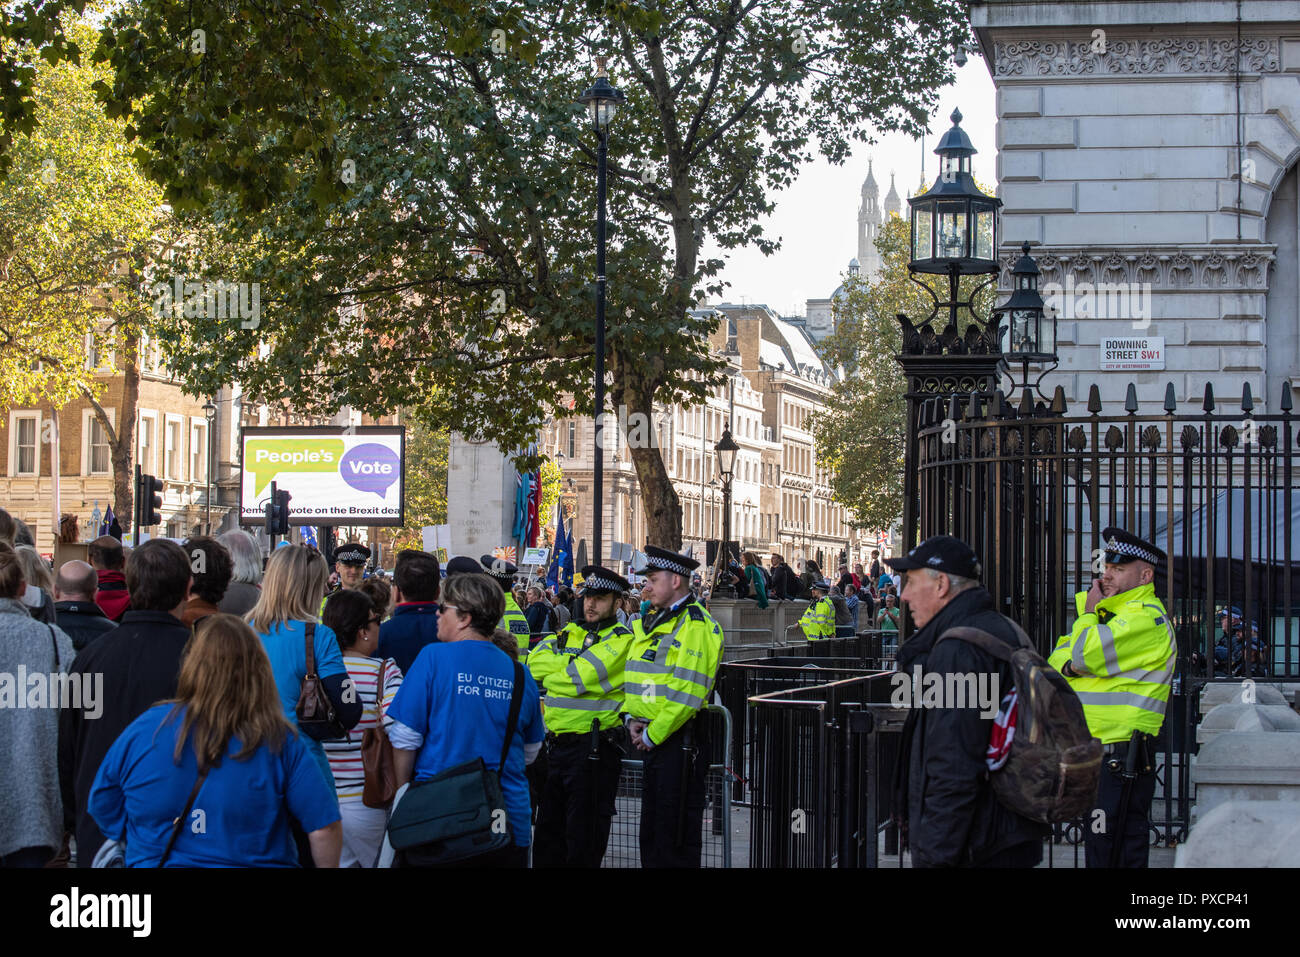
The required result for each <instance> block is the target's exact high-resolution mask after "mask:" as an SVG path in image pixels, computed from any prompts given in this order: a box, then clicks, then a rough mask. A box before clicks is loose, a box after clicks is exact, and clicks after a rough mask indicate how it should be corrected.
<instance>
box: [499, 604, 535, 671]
mask: <svg viewBox="0 0 1300 957" xmlns="http://www.w3.org/2000/svg"><path fill="white" fill-rule="evenodd" d="M497 627H498V628H504V629H505V630H506V631H508V632H510V634H512V635H514V636H515V641H517V642H518V643H519V656H520V657H521V658H522V657H523V656H524V655H526V654H528V637H529V634H530V632H529V628H528V619H527V618H526V617H525V616H524V612H523V609H521V608H520V607H519V602H517V601H515V596H514V595H512V594H510V592H506V612H505V614H504V615H502V616H501V623H500V624H498V625H497Z"/></svg>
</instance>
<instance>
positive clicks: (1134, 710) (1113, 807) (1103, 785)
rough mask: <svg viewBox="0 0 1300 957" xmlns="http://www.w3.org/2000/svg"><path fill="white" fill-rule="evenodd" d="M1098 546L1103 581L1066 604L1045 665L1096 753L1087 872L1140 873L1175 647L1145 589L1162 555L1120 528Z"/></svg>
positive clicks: (1165, 617)
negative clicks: (1066, 619) (1071, 615)
mask: <svg viewBox="0 0 1300 957" xmlns="http://www.w3.org/2000/svg"><path fill="white" fill-rule="evenodd" d="M1102 538H1103V540H1104V541H1105V543H1106V550H1105V571H1104V572H1103V573H1102V576H1101V577H1100V578H1098V579H1095V580H1094V581H1093V583H1092V586H1091V587H1090V588H1089V589H1088V590H1087V591H1086V592H1079V593H1078V594H1077V595H1075V604H1076V606H1077V609H1078V612H1079V617H1078V619H1077V620H1076V621H1075V623H1074V628H1073V629H1072V630H1071V632H1070V634H1068V635H1065V636H1063V637H1062V638H1061V639H1060V640H1059V641H1058V642H1057V645H1056V650H1055V651H1053V652H1052V655H1051V657H1050V658H1048V659H1047V660H1048V663H1049V664H1051V665H1052V667H1054V668H1056V669H1057V670H1058V671H1060V672H1061V674H1063V675H1064V676H1065V677H1066V679H1067V680H1068V681H1069V682H1070V687H1071V688H1073V689H1074V692H1075V694H1077V695H1078V696H1079V701H1080V702H1081V703H1082V704H1083V715H1084V718H1085V719H1086V720H1087V722H1088V730H1089V731H1091V732H1092V734H1093V735H1094V736H1095V737H1097V738H1100V739H1101V743H1102V744H1103V745H1104V746H1105V748H1106V756H1105V758H1104V759H1103V765H1102V772H1101V782H1100V785H1099V787H1098V794H1097V807H1098V809H1099V810H1100V811H1101V812H1102V813H1101V816H1100V817H1096V818H1094V819H1092V820H1089V821H1088V822H1086V825H1085V827H1084V847H1085V851H1086V862H1087V866H1088V867H1146V866H1147V855H1148V849H1149V845H1148V835H1147V831H1148V827H1149V825H1148V816H1149V814H1150V811H1151V801H1152V798H1153V797H1154V795H1155V786H1156V778H1155V767H1154V765H1155V737H1156V735H1157V734H1159V733H1160V727H1161V725H1162V724H1163V723H1164V720H1165V709H1166V707H1167V706H1168V704H1169V691H1170V685H1171V682H1172V679H1173V673H1174V667H1175V663H1176V661H1177V655H1178V642H1177V640H1176V639H1175V637H1174V629H1173V626H1172V625H1171V624H1170V622H1169V614H1168V612H1166V611H1165V607H1164V605H1163V604H1161V602H1160V599H1159V598H1157V597H1156V591H1155V585H1154V584H1153V583H1154V580H1155V572H1156V567H1157V566H1158V565H1159V564H1160V563H1161V562H1163V561H1164V560H1165V553H1164V552H1162V551H1161V550H1160V549H1158V548H1156V546H1154V545H1152V544H1151V543H1150V542H1147V541H1143V540H1142V539H1141V538H1138V537H1137V536H1136V535H1133V534H1130V533H1129V532H1126V531H1125V530H1124V529H1122V528H1108V529H1106V530H1105V531H1103V532H1102ZM1115 834H1119V835H1121V837H1120V840H1119V843H1118V846H1116V845H1115V844H1114V843H1113V842H1112V835H1115Z"/></svg>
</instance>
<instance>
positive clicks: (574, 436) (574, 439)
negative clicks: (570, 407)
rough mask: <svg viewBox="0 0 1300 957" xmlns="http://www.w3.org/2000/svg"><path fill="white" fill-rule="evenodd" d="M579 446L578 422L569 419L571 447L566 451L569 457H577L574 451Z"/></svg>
mask: <svg viewBox="0 0 1300 957" xmlns="http://www.w3.org/2000/svg"><path fill="white" fill-rule="evenodd" d="M577 447H578V423H577V422H575V421H574V420H573V419H570V420H569V447H568V451H567V452H566V453H565V454H566V455H568V457H569V458H571V459H572V458H575V455H574V452H575V451H576V449H577Z"/></svg>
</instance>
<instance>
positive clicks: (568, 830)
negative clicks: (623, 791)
mask: <svg viewBox="0 0 1300 957" xmlns="http://www.w3.org/2000/svg"><path fill="white" fill-rule="evenodd" d="M597 753H598V755H599V759H598V760H595V761H593V760H592V759H591V735H589V734H583V735H578V736H577V737H570V736H568V735H565V736H564V737H563V738H560V739H558V740H557V741H556V742H555V743H554V744H552V745H550V746H549V747H548V748H547V749H546V761H547V767H546V779H545V781H544V782H543V784H542V787H541V801H540V802H539V804H538V807H537V826H536V827H535V828H534V830H533V866H534V867H600V862H601V861H602V860H603V859H604V857H605V848H606V846H608V844H609V828H610V821H611V819H612V818H613V817H614V797H615V795H616V794H617V793H618V779H619V775H620V774H621V773H622V770H623V751H622V749H621V748H619V747H618V746H617V745H615V744H614V743H613V742H612V741H610V740H609V739H608V738H607V737H606V736H603V735H602V737H601V739H600V747H599V750H598V752H597Z"/></svg>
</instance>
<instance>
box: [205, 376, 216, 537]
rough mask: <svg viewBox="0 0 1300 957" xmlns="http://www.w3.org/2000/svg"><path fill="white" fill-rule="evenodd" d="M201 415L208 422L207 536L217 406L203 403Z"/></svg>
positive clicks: (209, 520) (206, 436)
mask: <svg viewBox="0 0 1300 957" xmlns="http://www.w3.org/2000/svg"><path fill="white" fill-rule="evenodd" d="M203 415H204V417H205V418H206V419H207V420H208V428H207V432H206V433H205V435H204V438H205V439H206V440H207V446H208V447H207V450H206V452H205V453H204V456H203V457H204V458H205V459H206V460H207V465H208V494H207V496H206V507H207V516H206V517H205V521H204V527H205V529H206V533H207V534H208V535H211V534H212V425H213V422H215V421H216V418H217V405H216V403H215V402H213V401H212V400H211V399H208V401H207V402H204V403H203Z"/></svg>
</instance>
